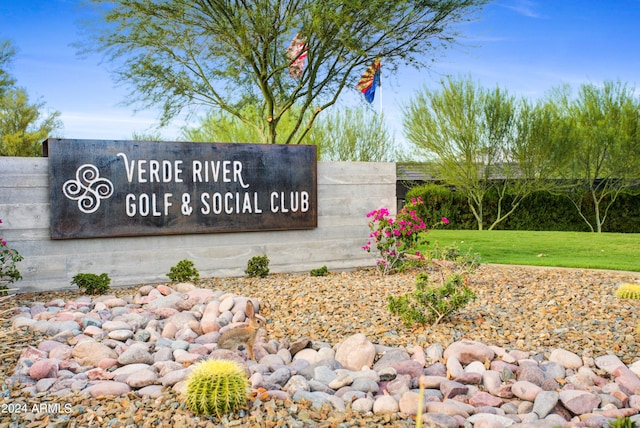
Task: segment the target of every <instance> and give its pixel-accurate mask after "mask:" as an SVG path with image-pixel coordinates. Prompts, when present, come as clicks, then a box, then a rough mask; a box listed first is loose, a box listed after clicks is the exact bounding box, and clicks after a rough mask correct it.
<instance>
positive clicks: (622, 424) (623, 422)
mask: <svg viewBox="0 0 640 428" xmlns="http://www.w3.org/2000/svg"><path fill="white" fill-rule="evenodd" d="M608 427H609V428H636V423H635V422H634V421H633V420H631V418H630V417H629V416H624V417H621V418H616V419H615V420H613V421H611V422H609V425H608Z"/></svg>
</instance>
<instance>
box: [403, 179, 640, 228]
mask: <svg viewBox="0 0 640 428" xmlns="http://www.w3.org/2000/svg"><path fill="white" fill-rule="evenodd" d="M417 197H420V198H422V200H424V202H425V204H424V205H421V206H420V207H419V213H418V214H419V215H420V216H422V218H424V219H425V221H426V222H427V224H428V225H431V224H435V223H437V222H438V221H439V220H440V219H441V218H442V217H447V218H448V219H449V221H450V224H449V226H447V227H449V228H453V229H477V228H478V225H477V222H476V219H475V217H474V216H473V213H472V212H471V210H470V209H469V204H468V203H467V199H466V198H465V197H464V196H463V195H461V194H460V193H459V192H456V191H455V190H454V189H451V188H449V187H447V186H443V185H438V184H431V183H427V184H423V185H420V186H416V187H413V188H412V189H410V190H409V191H408V192H407V196H406V200H407V202H409V201H411V199H412V198H417ZM503 204H504V205H503V210H504V207H509V206H510V201H509V200H508V199H507V200H505V201H504V202H503ZM497 206H498V195H497V193H496V192H489V193H488V194H487V197H486V200H485V203H484V207H483V210H484V215H483V217H484V223H485V227H487V228H488V227H489V226H490V225H491V223H492V222H493V220H494V219H495V217H496V212H497ZM583 206H584V207H585V208H586V207H588V208H586V209H585V211H584V212H585V215H591V216H592V215H593V214H592V212H593V209H592V208H591V207H592V206H593V202H592V201H591V198H590V196H589V195H585V198H584V200H583ZM592 224H594V222H592ZM496 229H503V230H549V231H575V232H588V231H589V230H590V229H589V226H587V224H586V223H585V221H584V220H583V219H582V217H580V215H579V214H578V211H577V209H576V208H575V206H574V205H573V203H572V202H571V201H570V200H569V199H568V198H566V197H564V196H558V195H552V194H550V193H549V192H546V191H541V192H535V193H533V194H531V195H529V196H528V197H527V198H525V199H524V200H523V201H522V202H521V203H520V206H519V207H518V208H517V209H516V211H515V212H514V213H513V214H511V215H510V216H509V217H507V219H505V220H504V221H502V222H501V223H499V224H498V225H497V226H496ZM602 229H603V231H604V232H622V233H640V196H639V195H621V196H619V197H618V199H617V200H616V202H615V203H614V205H613V206H612V207H611V209H610V210H609V213H608V215H607V219H606V221H605V223H604V225H603V227H602Z"/></svg>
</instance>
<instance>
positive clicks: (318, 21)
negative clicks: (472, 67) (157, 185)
mask: <svg viewBox="0 0 640 428" xmlns="http://www.w3.org/2000/svg"><path fill="white" fill-rule="evenodd" d="M90 1H91V3H94V4H95V5H97V6H98V7H97V8H96V10H97V11H98V19H97V20H96V22H94V23H93V24H91V23H90V24H89V26H88V27H87V28H88V30H89V32H90V35H89V39H88V40H87V42H86V43H85V45H84V49H83V50H84V51H85V52H94V51H96V50H97V51H98V52H101V53H102V54H104V55H105V59H106V60H107V61H109V62H111V63H112V64H113V65H114V66H115V76H116V79H117V80H119V81H121V82H125V83H127V84H129V85H130V86H131V88H132V96H131V100H132V101H133V102H137V103H140V104H141V105H142V106H143V107H151V106H156V105H161V106H162V108H163V114H162V117H161V124H166V123H167V122H168V121H170V120H171V118H173V117H174V116H175V115H177V114H178V113H180V112H181V111H183V110H185V109H187V110H189V111H193V109H194V108H196V107H198V106H205V107H207V108H208V109H209V108H212V109H214V110H224V111H226V112H228V113H230V114H231V115H233V116H235V117H237V118H238V119H239V120H240V121H242V122H243V123H245V124H247V125H249V126H252V127H254V128H255V132H256V134H257V135H258V136H259V137H260V142H265V143H276V142H278V143H286V144H288V143H293V144H298V143H301V142H302V141H303V139H304V137H305V136H306V134H307V133H308V132H309V130H310V129H311V127H312V125H313V123H314V121H315V119H316V117H317V116H318V115H319V114H320V112H322V111H323V110H325V109H326V108H328V107H330V106H332V105H333V104H335V103H336V101H337V100H338V97H339V95H340V94H341V92H342V91H343V90H344V88H345V87H353V86H355V82H356V81H357V79H358V78H359V77H360V74H361V73H362V72H363V71H364V68H365V67H366V66H367V65H369V64H370V63H371V62H372V61H373V60H374V59H375V58H376V57H378V56H379V57H381V58H382V60H383V64H384V67H385V70H388V71H389V72H394V71H395V70H397V68H398V67H399V66H401V65H406V64H409V65H414V66H417V67H419V66H423V65H425V61H426V58H428V57H433V53H434V52H436V51H438V50H439V49H440V48H443V47H447V46H450V45H451V44H453V43H454V42H455V39H456V37H457V34H456V32H455V31H454V27H455V24H457V23H459V22H462V21H465V20H467V19H468V17H470V16H471V15H472V14H473V13H474V12H475V11H477V10H478V9H479V8H480V7H481V6H482V5H483V4H484V3H486V0H448V1H439V2H423V1H420V2H415V1H406V0H398V1H388V0H371V1H366V2H362V1H361V0H340V1H338V0H249V1H228V0H172V1H169V0H168V1H163V2H155V1H149V0H90ZM296 35H297V36H298V38H297V39H295V40H296V42H295V43H294V46H293V47H294V49H292V50H289V54H287V47H288V46H290V43H291V42H292V40H294V37H295V36H296ZM296 47H297V49H295V48H296ZM301 63H304V64H305V66H304V68H302V69H301V68H299V67H297V66H298V65H300V64H301ZM292 64H293V65H294V67H291V66H292ZM250 105H255V106H258V110H257V116H258V118H257V119H258V120H255V117H253V116H252V115H249V116H247V115H246V112H247V110H246V109H245V107H246V106H250ZM292 108H299V109H300V113H301V114H300V115H298V116H297V117H296V120H295V126H294V127H293V128H292V129H291V130H288V131H282V132H280V130H281V126H280V125H281V121H282V119H283V117H284V116H285V115H286V114H287V112H288V111H289V110H290V109H292Z"/></svg>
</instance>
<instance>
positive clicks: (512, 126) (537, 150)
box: [403, 78, 552, 230]
mask: <svg viewBox="0 0 640 428" xmlns="http://www.w3.org/2000/svg"><path fill="white" fill-rule="evenodd" d="M441 85H442V86H441V89H440V90H437V91H432V90H429V89H427V88H425V89H424V90H423V91H422V92H419V93H418V94H417V95H416V97H414V98H413V99H412V100H411V101H410V103H409V104H408V105H407V106H406V107H405V108H404V115H405V116H404V120H403V126H404V129H405V133H406V136H407V138H408V139H409V141H410V142H412V143H413V144H414V145H416V146H417V147H419V148H421V149H422V150H423V151H424V152H426V154H427V156H428V157H429V159H430V160H432V162H433V165H435V167H436V169H437V171H438V174H439V176H440V177H442V179H443V180H444V181H445V182H446V183H448V184H450V185H453V186H455V188H456V190H457V191H459V192H461V193H462V194H463V195H465V197H466V198H467V201H468V204H469V208H470V209H471V212H472V213H473V215H474V217H475V219H476V222H477V224H478V229H479V230H482V229H484V227H485V225H484V222H485V216H486V215H485V213H484V204H485V200H486V197H487V194H488V193H489V192H490V191H491V190H494V191H495V192H496V193H497V195H498V200H497V214H496V217H495V218H494V219H493V220H492V222H491V225H490V226H489V230H491V229H493V228H495V226H496V225H498V224H499V223H500V222H501V221H503V220H504V219H505V218H507V217H508V216H509V215H510V214H512V213H513V212H514V211H515V210H516V209H517V208H518V206H519V204H520V203H521V201H522V200H523V199H524V198H525V197H526V196H528V195H529V194H530V193H531V192H533V191H535V190H539V189H540V188H541V186H543V184H544V182H545V180H544V178H545V175H546V172H547V170H549V169H550V168H552V164H551V162H550V160H549V153H548V152H547V151H546V150H545V149H544V147H543V146H540V145H538V137H539V136H540V134H541V132H542V131H543V130H544V120H545V116H544V113H545V112H544V109H539V108H534V107H533V106H531V105H529V104H527V103H525V102H518V101H517V100H516V99H515V98H514V97H512V96H510V95H509V94H507V93H506V92H505V91H503V90H501V89H500V88H497V87H496V88H495V89H493V90H488V89H485V88H482V87H478V86H476V85H475V84H474V83H473V82H472V81H471V79H470V78H467V79H453V78H449V79H447V80H446V81H443V82H441ZM547 119H548V118H547ZM507 200H509V202H508V203H507V202H506V201H507Z"/></svg>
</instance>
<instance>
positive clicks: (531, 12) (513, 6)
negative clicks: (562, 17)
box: [499, 0, 543, 19]
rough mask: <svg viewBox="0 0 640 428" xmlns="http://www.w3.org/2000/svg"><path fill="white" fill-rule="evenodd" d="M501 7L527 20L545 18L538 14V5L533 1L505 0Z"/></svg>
mask: <svg viewBox="0 0 640 428" xmlns="http://www.w3.org/2000/svg"><path fill="white" fill-rule="evenodd" d="M499 5H500V6H502V7H505V8H507V9H510V10H512V11H514V12H516V13H517V14H519V15H522V16H526V17H527V18H536V19H538V18H543V16H542V15H541V14H540V13H539V12H537V9H538V4H537V3H536V2H534V1H531V0H505V1H503V2H501V3H499Z"/></svg>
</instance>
